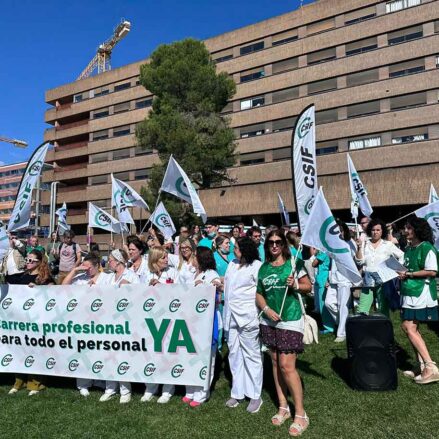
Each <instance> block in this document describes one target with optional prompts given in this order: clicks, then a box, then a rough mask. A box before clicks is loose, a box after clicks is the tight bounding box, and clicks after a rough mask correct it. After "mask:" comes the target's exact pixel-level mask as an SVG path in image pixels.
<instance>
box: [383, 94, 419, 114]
mask: <svg viewBox="0 0 439 439" xmlns="http://www.w3.org/2000/svg"><path fill="white" fill-rule="evenodd" d="M426 103H427V93H426V92H421V93H411V94H407V95H402V96H395V97H393V98H390V109H391V110H401V109H403V108H410V107H417V106H419V105H425V104H426Z"/></svg>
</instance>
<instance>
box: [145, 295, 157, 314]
mask: <svg viewBox="0 0 439 439" xmlns="http://www.w3.org/2000/svg"><path fill="white" fill-rule="evenodd" d="M154 306H155V300H154V298H152V297H150V298H149V299H146V300H145V302H144V303H143V310H144V311H146V312H149V311H151V310H152V309H153V308H154Z"/></svg>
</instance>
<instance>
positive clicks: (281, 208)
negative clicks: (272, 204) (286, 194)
mask: <svg viewBox="0 0 439 439" xmlns="http://www.w3.org/2000/svg"><path fill="white" fill-rule="evenodd" d="M277 203H278V207H279V211H280V214H281V215H282V218H283V220H284V224H285V225H287V226H288V225H289V224H290V214H289V213H288V210H287V208H286V207H285V203H284V200H282V197H281V196H280V193H279V192H278V193H277Z"/></svg>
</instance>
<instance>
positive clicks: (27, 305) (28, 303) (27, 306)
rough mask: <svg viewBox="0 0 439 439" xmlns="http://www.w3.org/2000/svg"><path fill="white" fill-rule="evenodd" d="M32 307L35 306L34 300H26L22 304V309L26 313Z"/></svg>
mask: <svg viewBox="0 0 439 439" xmlns="http://www.w3.org/2000/svg"><path fill="white" fill-rule="evenodd" d="M34 305H35V300H34V299H27V300H26V302H24V303H23V309H24V310H25V311H28V310H29V309H31V308H32V307H33V306H34Z"/></svg>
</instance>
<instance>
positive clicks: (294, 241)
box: [285, 231, 302, 258]
mask: <svg viewBox="0 0 439 439" xmlns="http://www.w3.org/2000/svg"><path fill="white" fill-rule="evenodd" d="M285 237H286V238H287V241H288V246H289V248H290V252H291V256H294V257H296V256H297V254H298V252H299V246H300V238H299V236H298V235H297V233H294V232H291V231H289V232H287V233H286V234H285ZM299 257H300V258H301V257H302V256H299Z"/></svg>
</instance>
